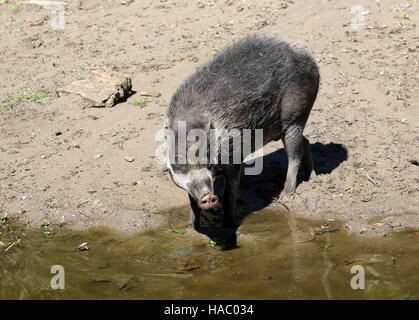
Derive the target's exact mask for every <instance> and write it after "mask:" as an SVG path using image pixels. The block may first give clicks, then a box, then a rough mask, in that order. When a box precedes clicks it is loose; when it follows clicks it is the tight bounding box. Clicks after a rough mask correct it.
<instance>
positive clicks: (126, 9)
mask: <svg viewBox="0 0 419 320" xmlns="http://www.w3.org/2000/svg"><path fill="white" fill-rule="evenodd" d="M67 2H68V5H67V7H66V24H65V29H64V30H62V31H54V30H52V29H51V27H50V25H49V23H48V19H49V18H48V9H46V8H45V7H41V6H38V5H29V4H22V3H21V2H20V1H14V0H8V1H7V2H6V3H3V4H0V17H1V23H0V38H1V41H0V75H1V81H0V95H1V96H2V98H1V100H2V104H5V103H6V102H7V101H10V97H13V96H16V94H17V93H19V92H22V93H24V94H27V93H38V92H42V91H44V90H47V91H48V92H49V94H48V96H47V97H44V98H41V99H37V100H30V99H23V100H22V101H20V102H17V103H14V104H12V105H9V106H8V107H3V108H2V110H1V111H0V205H1V206H0V214H6V213H7V214H8V215H10V216H18V217H19V218H20V219H21V220H22V221H26V222H31V225H33V226H35V227H37V226H39V225H40V223H41V222H42V221H43V220H48V221H52V222H57V223H60V224H62V225H63V226H68V227H72V228H87V227H90V226H97V225H107V226H111V227H114V228H118V229H121V230H124V231H127V232H134V231H136V230H140V229H142V228H144V227H148V226H155V225H159V224H161V223H163V221H165V219H164V218H165V216H166V215H167V214H168V212H169V211H170V208H172V207H175V206H181V205H187V204H188V201H187V195H186V193H185V192H184V191H182V190H180V189H178V188H177V187H176V186H175V185H174V184H173V183H172V182H171V181H170V178H169V177H168V174H167V172H166V171H165V168H164V166H162V165H161V164H159V163H158V162H157V161H156V159H155V150H156V148H157V147H158V146H159V145H160V144H161V142H159V141H156V140H155V134H156V132H157V131H158V129H160V128H161V127H162V122H163V118H164V114H165V111H166V108H167V105H168V103H169V101H170V98H171V95H172V94H173V93H174V91H175V89H176V88H177V87H178V86H179V85H180V84H181V83H182V81H183V80H184V79H185V77H187V76H188V75H189V74H191V73H192V72H193V71H194V70H195V69H196V67H197V66H198V65H200V64H201V63H204V62H206V61H208V60H209V59H211V58H212V57H213V56H214V55H215V54H216V53H217V52H218V51H219V50H221V49H222V48H223V47H224V46H226V45H228V44H231V43H232V42H234V41H235V40H237V39H240V38H241V37H243V36H245V35H248V34H251V33H255V32H256V33H264V34H268V35H273V36H276V37H279V38H282V39H283V40H286V41H288V42H290V43H292V44H294V45H296V46H298V47H302V48H305V49H306V50H307V51H309V52H310V53H312V54H313V56H314V57H315V59H316V61H317V62H318V65H319V67H320V71H321V77H322V80H321V88H320V92H319V95H318V99H317V101H316V104H315V106H314V109H313V110H312V113H311V116H310V119H309V122H308V124H307V127H306V131H305V132H306V136H307V137H308V138H309V140H310V142H311V143H312V149H313V153H314V160H315V168H316V171H317V173H318V176H317V177H316V179H314V180H313V181H310V182H302V183H300V184H299V186H298V188H297V192H296V194H295V196H294V197H293V198H292V199H290V200H289V201H287V202H286V203H285V204H286V205H287V206H288V207H289V208H290V209H291V210H292V211H294V212H295V213H296V214H297V215H301V216H305V217H312V218H314V219H318V218H331V219H340V220H342V221H344V223H346V224H347V228H348V230H352V231H353V232H354V233H357V234H359V233H362V234H363V235H379V236H382V235H386V234H387V233H388V232H389V231H391V230H401V229H403V228H406V227H416V228H417V227H419V196H418V186H419V184H418V182H419V174H418V173H419V167H418V163H417V161H418V160H419V156H418V144H419V131H418V125H419V117H418V114H419V113H418V101H419V99H418V85H417V84H418V83H419V81H418V66H419V65H418V64H419V62H418V55H417V53H418V51H419V46H418V44H419V42H418V40H419V37H418V34H417V29H416V28H417V22H418V14H419V10H418V2H417V1H413V0H411V1H394V0H381V1H378V0H374V1H373V0H369V1H361V0H360V1H343V0H336V1H326V0H317V1H308V0H306V1H303V0H301V1H300V0H295V1H268V0H258V1H251V0H237V1H234V0H227V1H225V0H218V1H217V0H213V1H210V0H201V1H195V0H187V1H186V0H178V1H170V0H167V1H165V0H160V1H157V0H155V1H150V0H141V1H140V0H135V1H133V2H131V3H129V1H125V2H124V1H119V0H113V1H111V0H108V1H99V0H89V1H87V0H79V1H67ZM355 5H361V6H363V9H362V10H361V11H359V12H362V17H363V19H364V23H365V25H364V27H363V28H360V29H358V30H355V29H354V28H352V26H351V19H353V18H354V17H355V16H356V13H353V12H351V8H352V7H353V6H355ZM359 17H360V16H359ZM93 70H101V71H112V70H114V71H119V72H121V73H124V74H127V75H128V76H130V77H132V79H133V89H134V90H135V91H137V92H138V91H142V90H148V91H154V92H159V93H161V96H160V97H159V98H149V101H148V103H147V104H146V105H145V106H143V107H138V106H135V105H133V101H135V100H137V99H139V98H140V97H139V96H138V94H136V95H133V96H131V97H130V98H129V99H128V100H127V101H126V102H123V103H120V104H118V105H116V106H115V107H113V108H101V109H97V108H96V109H95V108H83V106H85V102H84V101H83V99H82V98H80V97H78V96H76V95H61V96H58V95H57V94H56V91H55V90H56V89H57V88H59V87H62V86H63V85H66V84H69V83H71V82H72V81H75V80H81V79H85V78H87V77H88V76H89V74H90V72H91V71H93ZM264 152H265V154H266V156H265V158H264V163H265V170H264V172H263V174H262V175H261V176H258V177H245V178H244V179H243V180H242V182H243V183H242V187H243V188H242V195H241V202H242V203H243V204H244V205H245V207H246V208H247V211H257V210H260V209H262V208H264V207H267V206H271V207H278V209H281V210H282V209H283V207H282V205H281V204H280V203H278V202H277V201H276V200H275V198H274V196H275V195H276V194H277V193H278V192H279V191H280V190H281V188H282V185H283V180H284V177H285V170H286V160H285V157H284V151H283V148H282V144H281V143H279V142H276V143H271V144H270V145H268V146H266V148H265V150H264ZM125 157H132V158H133V159H135V161H133V162H128V161H126V160H125V159H124V158H125ZM377 223H378V224H377ZM374 224H375V225H374ZM361 230H362V231H361Z"/></svg>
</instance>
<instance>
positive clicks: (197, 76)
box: [166, 35, 320, 229]
mask: <svg viewBox="0 0 419 320" xmlns="http://www.w3.org/2000/svg"><path fill="white" fill-rule="evenodd" d="M319 81H320V76H319V70H318V67H317V65H316V63H315V61H314V59H313V58H312V57H311V56H310V55H309V54H308V53H307V52H305V51H304V50H301V49H296V48H293V47H291V46H290V45H289V44H287V43H286V42H284V41H281V40H279V39H276V38H273V37H268V36H264V35H251V36H248V37H246V38H244V39H242V40H239V41H237V42H236V43H234V44H232V45H231V46H229V47H227V48H226V49H224V50H223V51H221V52H220V53H219V54H218V55H217V56H215V57H214V58H213V59H212V60H211V61H209V62H208V63H206V64H204V65H202V66H201V67H199V68H198V69H197V70H196V72H195V73H194V74H192V75H191V76H190V77H189V78H187V79H186V80H185V81H184V83H183V84H182V85H181V86H180V87H179V88H178V89H177V90H176V92H175V93H174V95H173V97H172V99H171V101H170V104H169V107H168V110H167V117H166V129H167V130H169V131H170V132H172V134H171V135H169V136H170V137H168V138H167V139H166V149H167V168H168V171H169V173H170V176H171V179H172V181H173V182H174V183H175V184H176V185H177V186H179V187H180V188H182V189H184V190H186V191H187V192H188V195H189V201H190V204H191V208H192V213H193V215H192V217H193V225H194V227H195V229H199V226H200V222H199V217H200V214H201V210H206V211H217V210H222V211H223V215H224V217H223V227H226V228H233V227H234V226H235V223H234V216H235V214H236V213H235V211H236V201H237V197H238V193H239V185H240V176H241V174H242V171H243V170H242V161H243V160H244V158H245V157H246V156H247V155H248V154H249V152H247V153H246V152H242V153H241V155H240V160H239V161H236V162H234V161H233V162H232V161H231V159H232V156H233V153H234V150H229V151H228V152H229V153H228V154H227V158H229V160H230V161H229V162H227V163H226V162H225V163H222V162H221V163H220V161H219V160H220V156H221V154H222V151H220V150H219V149H220V148H215V147H214V146H212V145H215V146H218V147H219V145H220V143H219V140H220V134H219V133H220V132H221V131H222V130H235V132H238V133H239V135H240V136H242V134H243V132H244V130H245V129H250V130H251V131H252V135H251V137H254V136H255V134H254V132H255V131H256V130H257V129H259V130H261V131H262V133H263V139H262V143H261V145H259V146H256V145H255V143H253V142H250V144H251V145H252V148H253V149H252V148H251V149H250V152H254V151H255V150H254V149H255V148H256V149H257V148H260V147H263V145H265V144H267V143H269V142H271V141H274V140H275V141H276V140H279V139H281V140H282V142H283V144H284V148H285V151H286V154H287V157H288V169H287V175H286V180H285V184H284V188H283V190H282V192H281V194H280V196H281V197H282V198H286V197H288V196H289V195H290V194H291V193H293V192H294V190H295V188H296V184H297V173H298V170H299V167H300V164H302V166H303V168H304V171H305V173H306V179H310V178H312V177H313V176H315V172H314V169H313V163H312V157H311V151H310V144H309V141H308V139H307V138H305V137H304V136H303V130H304V127H305V125H306V122H307V119H308V116H309V114H310V111H311V109H312V106H313V104H314V102H315V100H316V96H317V92H318V88H319ZM180 129H182V130H180ZM191 132H202V133H204V134H203V135H202V137H203V138H202V139H197V138H196V137H195V139H192V140H191V139H188V138H185V133H186V135H188V133H191ZM214 132H215V133H214ZM217 133H218V134H217ZM197 137H201V136H199V135H197ZM221 140H223V141H224V142H225V141H226V139H221ZM232 140H233V139H232V138H230V139H227V141H228V144H229V145H230V146H231V141H232ZM252 141H253V140H252ZM247 143H249V142H247ZM180 146H182V148H180ZM207 146H209V148H206V147H207ZM201 147H202V148H201ZM232 149H234V147H233V148H232ZM201 150H204V151H203V152H200V151H201ZM223 150H224V149H223ZM189 151H191V152H189ZM197 151H199V152H197ZM199 153H201V154H199ZM197 154H199V155H198V156H197ZM192 156H197V157H192ZM189 158H194V161H190V159H189ZM197 158H199V160H200V161H196V159H197ZM219 176H223V177H224V191H223V196H222V204H221V200H220V199H219V197H218V196H217V195H216V194H215V192H214V181H215V179H216V178H217V177H219Z"/></svg>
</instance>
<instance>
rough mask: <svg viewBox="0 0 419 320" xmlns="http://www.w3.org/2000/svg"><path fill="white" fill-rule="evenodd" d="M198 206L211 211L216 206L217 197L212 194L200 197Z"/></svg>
mask: <svg viewBox="0 0 419 320" xmlns="http://www.w3.org/2000/svg"><path fill="white" fill-rule="evenodd" d="M199 206H200V207H201V209H204V210H209V209H213V208H215V207H217V206H218V197H217V196H216V195H214V194H207V195H205V196H203V197H202V199H201V202H200V203H199Z"/></svg>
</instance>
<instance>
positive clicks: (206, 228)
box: [197, 142, 348, 249]
mask: <svg viewBox="0 0 419 320" xmlns="http://www.w3.org/2000/svg"><path fill="white" fill-rule="evenodd" d="M311 152H312V155H313V162H314V170H315V172H316V174H317V175H321V174H329V173H331V172H332V171H333V170H334V169H336V168H337V167H338V166H339V165H340V164H341V163H342V162H343V161H346V160H347V159H348V152H347V149H346V148H345V146H344V145H342V144H336V143H329V144H322V143H319V142H316V143H315V144H311ZM259 159H260V158H259ZM262 161H263V171H262V173H261V174H259V175H253V176H251V175H242V178H241V181H240V196H239V201H238V202H239V203H238V207H239V210H238V212H239V213H238V216H236V217H235V219H236V227H235V228H233V229H227V228H223V227H221V221H222V214H221V213H220V214H219V215H217V214H213V213H212V214H210V213H206V212H202V213H201V228H200V229H199V230H197V231H198V232H200V233H203V234H205V235H207V236H208V237H209V238H210V239H211V240H213V241H215V242H217V244H220V245H221V246H222V247H223V248H225V249H231V248H235V247H236V231H237V229H238V228H239V226H240V224H241V223H242V221H243V220H244V218H245V217H246V216H247V215H249V214H250V213H252V212H255V211H259V210H261V209H263V208H266V207H267V206H269V205H270V204H271V203H272V201H273V200H274V199H275V198H276V197H277V196H278V195H279V193H280V192H281V190H282V188H283V186H284V182H285V177H286V173H287V166H288V160H287V156H286V153H285V150H284V149H279V150H276V151H274V152H272V153H270V154H267V155H264V156H263V157H262ZM302 170H303V169H302V168H301V169H300V172H299V174H298V182H297V187H298V184H300V183H301V182H302V181H303V172H302ZM215 188H216V193H217V194H218V195H221V194H222V190H223V181H222V179H221V180H220V181H219V182H218V183H217V184H216V186H215Z"/></svg>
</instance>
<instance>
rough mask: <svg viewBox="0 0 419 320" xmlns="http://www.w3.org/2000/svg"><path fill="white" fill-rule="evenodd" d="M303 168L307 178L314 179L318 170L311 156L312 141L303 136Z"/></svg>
mask: <svg viewBox="0 0 419 320" xmlns="http://www.w3.org/2000/svg"><path fill="white" fill-rule="evenodd" d="M302 163H303V168H304V171H305V174H306V180H307V181H308V180H310V179H313V178H314V177H315V176H316V172H315V171H314V167H313V159H312V157H311V150H310V142H309V141H308V139H307V138H306V137H304V136H303V158H302Z"/></svg>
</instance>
